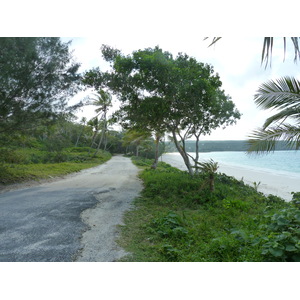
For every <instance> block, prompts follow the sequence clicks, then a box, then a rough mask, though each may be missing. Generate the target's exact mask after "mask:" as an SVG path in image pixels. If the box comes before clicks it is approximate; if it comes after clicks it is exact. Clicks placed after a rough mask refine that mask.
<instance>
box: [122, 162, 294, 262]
mask: <svg viewBox="0 0 300 300" xmlns="http://www.w3.org/2000/svg"><path fill="white" fill-rule="evenodd" d="M133 161H134V163H135V164H137V165H138V166H141V167H142V168H143V171H142V172H141V174H140V177H141V179H142V180H143V181H144V190H143V191H142V193H141V196H140V197H139V198H138V199H136V200H135V205H136V207H135V209H134V210H132V211H130V212H128V213H127V214H126V217H125V226H123V227H122V236H121V239H120V240H119V243H120V245H121V246H122V247H124V248H125V249H126V250H127V251H129V252H131V255H129V256H127V257H126V258H125V259H124V260H126V261H174V262H175V261H194V262H201V261H203V262H221V261H231V262H234V261H299V260H300V210H299V207H298V205H299V202H297V199H298V200H299V194H294V199H295V200H294V201H293V202H291V203H287V202H285V201H284V200H283V199H281V198H278V197H276V196H273V195H270V196H268V197H266V196H264V195H263V194H262V193H259V192H257V191H256V188H255V186H253V187H251V186H248V185H245V184H244V182H243V181H238V180H236V179H234V178H233V177H228V176H226V175H225V174H220V173H218V174H217V175H216V179H215V190H214V192H210V189H209V186H208V177H207V175H206V174H198V175H197V176H194V177H191V176H189V175H188V173H187V172H183V171H180V170H178V169H176V168H173V167H171V166H170V165H168V164H166V163H162V162H160V163H159V166H158V168H157V170H152V169H150V168H149V166H150V165H151V161H147V160H144V159H143V160H142V159H138V158H134V159H133Z"/></svg>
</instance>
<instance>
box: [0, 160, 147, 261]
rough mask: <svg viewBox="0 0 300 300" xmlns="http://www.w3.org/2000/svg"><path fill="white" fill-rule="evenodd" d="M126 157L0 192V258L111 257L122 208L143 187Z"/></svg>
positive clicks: (116, 251)
mask: <svg viewBox="0 0 300 300" xmlns="http://www.w3.org/2000/svg"><path fill="white" fill-rule="evenodd" d="M137 173H138V169H137V168H136V167H135V166H134V165H133V164H132V162H131V161H130V159H129V158H125V157H123V156H113V157H112V158H111V160H109V161H108V162H106V163H105V164H103V165H100V166H97V167H95V168H91V169H88V170H84V171H81V172H80V173H77V174H75V175H71V176H67V178H65V179H61V180H58V181H54V182H51V183H45V184H41V185H38V186H34V187H30V188H25V189H19V190H14V191H9V192H5V193H2V194H0V261H2V262H11V261H13V262H51V261H53V262H59V261H64V262H69V261H115V260H117V259H118V258H120V257H122V256H123V255H125V254H126V253H125V252H124V251H123V249H120V248H119V247H118V246H117V245H116V243H115V239H116V237H117V235H118V231H117V226H116V225H118V224H122V216H123V214H124V212H125V211H126V210H128V209H130V206H131V202H132V200H133V199H134V198H135V197H137V196H138V194H139V192H140V191H141V190H142V184H141V182H140V181H139V180H138V179H137Z"/></svg>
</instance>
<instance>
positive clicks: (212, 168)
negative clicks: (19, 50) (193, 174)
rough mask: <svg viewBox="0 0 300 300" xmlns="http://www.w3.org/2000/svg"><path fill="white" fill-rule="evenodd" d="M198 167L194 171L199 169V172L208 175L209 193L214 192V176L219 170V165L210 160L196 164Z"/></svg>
mask: <svg viewBox="0 0 300 300" xmlns="http://www.w3.org/2000/svg"><path fill="white" fill-rule="evenodd" d="M196 164H197V165H198V166H196V167H195V168H196V169H199V170H200V171H201V172H203V173H206V174H207V175H208V182H209V189H210V191H211V192H213V191H214V190H215V175H216V172H217V170H218V168H219V164H218V163H217V162H215V161H214V160H212V159H210V160H209V161H206V162H198V161H197V162H196Z"/></svg>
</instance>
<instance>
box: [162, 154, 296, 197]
mask: <svg viewBox="0 0 300 300" xmlns="http://www.w3.org/2000/svg"><path fill="white" fill-rule="evenodd" d="M161 160H162V161H164V162H166V163H168V164H170V165H172V166H174V167H176V168H178V169H180V170H184V171H186V166H185V164H184V162H183V159H182V157H181V156H180V155H178V154H177V153H176V155H174V154H172V153H165V154H163V155H162V157H161ZM218 172H220V173H225V174H226V175H228V176H233V177H235V178H236V179H237V180H241V179H243V181H244V182H245V184H248V185H250V186H254V182H256V184H258V183H260V184H259V185H258V191H259V192H262V193H264V194H265V195H269V194H272V195H276V196H279V197H281V198H283V199H285V200H286V201H291V200H292V194H291V192H298V191H300V184H299V183H300V175H296V174H295V175H294V174H293V173H292V174H289V173H288V172H285V173H284V174H280V173H273V172H272V171H271V170H256V169H254V168H252V169H251V168H248V167H244V166H237V165H230V164H224V163H219V169H218Z"/></svg>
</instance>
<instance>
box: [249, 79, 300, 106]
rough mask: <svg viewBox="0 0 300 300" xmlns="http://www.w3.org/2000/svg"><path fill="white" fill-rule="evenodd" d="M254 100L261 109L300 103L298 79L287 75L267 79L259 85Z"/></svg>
mask: <svg viewBox="0 0 300 300" xmlns="http://www.w3.org/2000/svg"><path fill="white" fill-rule="evenodd" d="M254 101H255V103H256V104H257V105H258V106H260V107H261V108H263V109H274V108H279V109H280V108H281V109H282V108H286V107H289V106H291V105H295V104H296V105H300V81H298V80H297V79H295V78H293V77H288V76H286V77H282V78H279V79H277V80H269V81H268V82H266V83H264V84H262V85H261V86H260V87H259V89H258V91H257V93H256V94H255V96H254Z"/></svg>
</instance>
